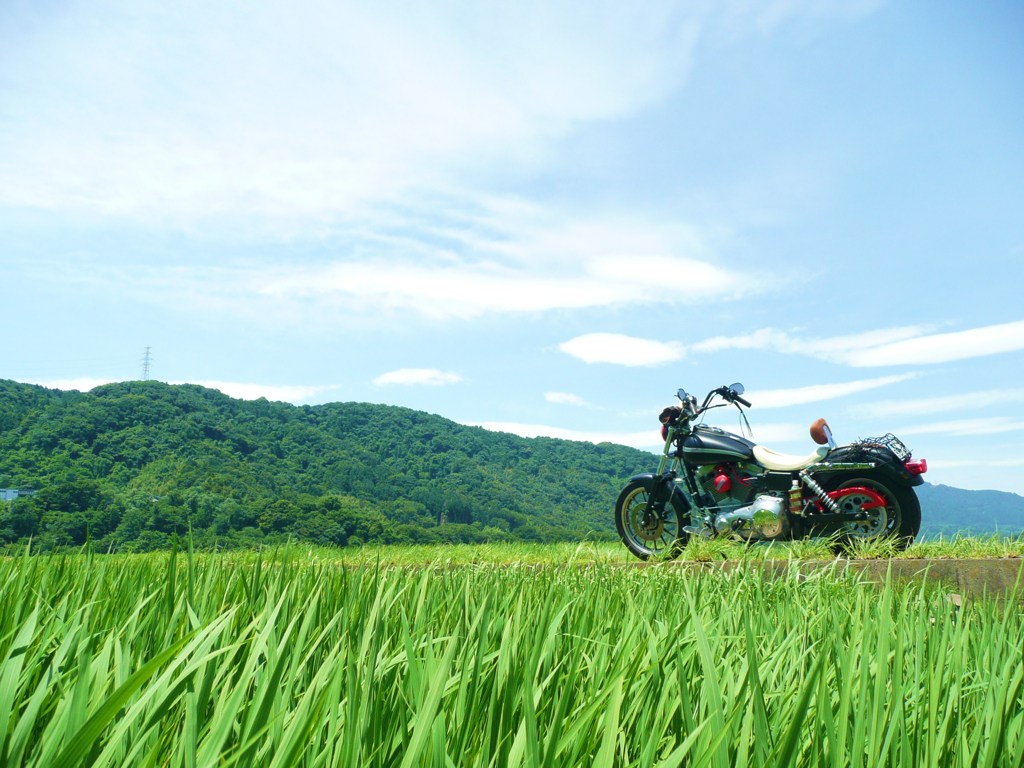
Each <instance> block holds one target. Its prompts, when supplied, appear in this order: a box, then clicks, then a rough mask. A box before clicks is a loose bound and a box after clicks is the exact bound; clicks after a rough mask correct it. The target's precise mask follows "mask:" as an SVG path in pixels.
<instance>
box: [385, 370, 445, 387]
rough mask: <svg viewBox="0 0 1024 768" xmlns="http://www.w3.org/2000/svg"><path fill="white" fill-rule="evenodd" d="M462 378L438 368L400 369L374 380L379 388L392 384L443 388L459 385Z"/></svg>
mask: <svg viewBox="0 0 1024 768" xmlns="http://www.w3.org/2000/svg"><path fill="white" fill-rule="evenodd" d="M460 381H462V377H461V376H459V375H458V374H457V373H449V372H446V371H439V370H437V369H436V368H399V369H398V370H395V371H388V372H387V373H382V374H381V375H380V376H378V377H377V378H375V379H374V380H373V383H374V384H376V385H377V386H378V387H386V386H389V385H392V384H396V385H399V386H428V387H442V386H445V385H448V384H458V383H459V382H460Z"/></svg>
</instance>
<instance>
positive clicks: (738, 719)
mask: <svg viewBox="0 0 1024 768" xmlns="http://www.w3.org/2000/svg"><path fill="white" fill-rule="evenodd" d="M808 546H809V545H808ZM956 546H957V547H964V548H966V549H969V547H966V545H963V544H962V543H960V542H957V543H956ZM987 546H988V545H985V547H987ZM985 547H981V546H980V545H979V548H978V549H976V550H975V551H980V550H981V549H985ZM620 548H621V547H620ZM741 551H742V555H743V557H746V558H755V557H759V556H762V555H763V556H765V557H767V556H771V557H772V558H775V557H778V556H779V555H784V556H785V557H784V558H782V559H785V558H789V559H790V560H791V563H790V568H791V573H790V575H789V577H788V578H782V579H769V578H765V577H763V576H762V575H761V574H760V572H759V570H758V569H756V568H754V567H749V568H748V567H746V564H745V563H743V562H741V563H740V564H739V566H738V567H737V568H736V569H734V570H731V571H730V572H728V573H720V572H692V571H686V570H680V569H674V568H653V569H642V568H641V569H637V568H621V567H616V566H617V564H619V563H622V562H630V560H629V559H627V558H625V557H623V556H621V553H618V552H616V551H615V548H613V547H609V546H606V545H604V544H584V545H575V546H570V545H550V546H541V545H537V546H532V545H531V546H519V545H515V546H513V545H502V546H495V547H494V548H479V547H477V548H469V547H467V548H440V549H433V548H420V547H416V548H382V549H376V550H374V549H369V548H365V549H363V550H360V551H358V552H354V551H347V550H345V551H332V550H326V549H309V548H303V547H288V548H282V549H280V550H278V551H275V552H263V553H260V552H230V553H219V554H193V553H189V552H185V553H160V554H148V555H123V556H122V555H111V556H100V555H93V554H89V553H81V554H66V555H52V556H34V555H30V554H29V553H27V552H26V553H25V554H23V555H22V556H19V557H8V558H0V617H2V618H0V723H3V724H4V729H3V736H2V744H0V765H5V766H8V765H10V766H15V765H26V766H71V765H96V766H122V765H139V766H143V765H146V766H148V765H174V766H212V765H224V766H229V765H239V766H248V765H260V766H278V765H281V766H286V765H299V766H355V765H359V766H378V765H379V766H399V767H401V768H405V767H407V766H421V765H423V766H506V765H526V766H577V765H599V766H613V765H614V766H634V765H635V766H652V765H664V766H678V765H682V764H686V765H694V766H698V765H705V766H748V765H757V766H773V765H787V766H788V765H822V764H830V765H851V766H861V765H863V766H869V765H871V766H874V765H908V766H910V765H913V766H921V765H942V766H967V765H971V766H973V765H1000V766H1001V765H1021V764H1022V762H1024V655H1022V653H1021V647H1020V638H1021V637H1024V612H1022V611H1021V610H1020V606H1019V604H1018V603H1017V602H1015V601H1014V600H1009V601H1003V602H999V603H996V602H990V601H986V600H977V601H970V602H969V603H966V604H965V605H963V606H962V607H957V606H956V605H954V604H952V603H951V602H950V601H949V600H948V599H946V595H944V594H943V593H942V592H941V590H935V589H927V590H926V589H924V588H922V587H909V586H903V585H900V584H896V583H886V584H885V585H883V586H882V587H878V586H876V585H870V584H866V583H863V582H861V581H859V580H858V579H857V578H856V577H854V576H852V575H851V574H848V573H844V572H842V571H841V569H840V568H839V567H838V564H836V565H834V566H827V567H825V568H823V569H821V570H819V571H816V572H815V573H813V574H812V575H810V576H808V575H806V574H801V573H800V572H799V569H798V567H797V566H798V565H799V562H798V560H799V558H794V557H793V555H794V552H796V553H797V554H800V553H803V554H808V553H810V554H812V555H813V553H814V551H813V550H801V549H799V548H796V549H788V548H787V547H760V548H759V547H749V548H741ZM993 551H994V550H993ZM724 553H725V554H729V552H728V551H725V552H724ZM690 554H691V556H692V558H693V559H700V558H702V557H706V556H712V557H713V556H715V554H716V553H714V552H711V551H710V550H709V549H705V550H700V548H695V551H694V552H692V553H690ZM717 554H718V555H721V554H723V553H721V552H719V553H717ZM431 555H433V559H428V558H429V557H430V556H431ZM1000 556H1001V555H1000ZM424 566H431V567H424Z"/></svg>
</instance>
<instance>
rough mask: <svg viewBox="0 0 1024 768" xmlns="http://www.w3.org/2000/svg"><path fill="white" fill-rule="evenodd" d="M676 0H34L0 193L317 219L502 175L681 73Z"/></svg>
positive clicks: (10, 41)
mask: <svg viewBox="0 0 1024 768" xmlns="http://www.w3.org/2000/svg"><path fill="white" fill-rule="evenodd" d="M673 5H674V4H673V3H671V2H658V3H655V4H654V5H652V6H648V7H647V8H646V9H645V12H644V13H643V14H637V13H634V12H632V10H631V9H629V8H626V7H625V6H619V5H616V4H607V5H603V6H599V7H598V6H588V7H587V8H586V10H585V12H581V11H582V9H581V8H580V7H579V6H577V5H576V4H575V3H563V2H547V1H541V0H537V1H536V2H527V3H519V4H516V6H515V7H514V8H513V7H511V6H510V7H508V8H503V7H502V6H500V5H494V4H486V5H481V6H474V5H466V4H464V3H455V2H450V3H449V2H439V3H432V4H430V6H429V8H428V7H426V6H422V7H419V6H410V5H409V4H406V3H400V2H378V3H373V4H371V5H361V4H354V3H335V2H330V1H329V0H297V1H296V2H289V3H283V2H261V3H249V4H246V5H245V6H244V7H242V6H236V5H234V4H218V5H213V6H211V5H209V4H206V3H200V2H197V1H196V0H182V2H179V3H176V4H175V6H174V8H173V9H170V8H167V9H163V8H160V7H158V6H154V5H152V4H148V5H147V7H146V9H145V11H144V12H142V11H140V10H138V8H137V4H136V3H134V2H131V1H130V0H99V2H97V3H91V4H87V5H86V4H74V3H72V4H62V5H61V6H60V8H59V13H57V12H50V13H49V14H48V13H47V12H46V9H42V10H38V11H35V9H33V10H34V13H33V14H32V15H29V14H25V15H24V16H23V17H22V18H17V19H15V20H13V21H11V24H10V25H9V28H10V29H14V28H18V29H19V30H20V34H19V35H17V36H14V35H12V34H11V33H10V32H8V34H6V35H4V38H3V41H2V42H3V43H4V45H3V46H0V71H3V72H8V73H10V72H17V73H18V77H17V79H14V78H4V79H2V80H0V103H2V104H3V105H4V113H5V120H4V123H3V128H2V130H0V201H4V202H11V203H14V204H18V205H28V206H35V207H40V208H48V209H63V210H73V211H79V212H82V211H85V212H90V213H100V214H103V215H112V216H126V217H132V218H144V219H148V220H154V219H155V220H158V221H166V222H170V223H176V224H182V225H187V224H188V223H189V222H195V221H199V220H203V219H208V218H214V217H223V216H236V215H244V216H250V215H255V216H270V217H275V218H288V217H292V216H301V217H306V216H310V217H314V218H322V217H324V216H327V217H330V216H336V215H338V214H344V213H347V212H349V211H351V210H352V209H353V206H357V205H359V204H360V203H364V202H367V201H380V200H391V201H393V200H395V199H397V198H401V197H403V196H404V195H406V194H407V193H408V192H409V191H410V190H412V189H415V188H416V187H422V186H424V185H426V186H430V187H434V188H436V187H444V186H448V185H450V184H451V183H452V180H453V179H455V178H459V177H462V176H464V175H475V174H477V173H479V172H480V171H481V170H483V169H487V168H496V169H503V170H507V171H510V172H514V171H517V170H520V169H522V168H523V167H529V166H531V165H534V164H536V163H537V162H539V161H540V160H541V159H542V158H543V156H544V153H545V152H547V150H548V145H549V143H550V142H551V141H552V140H554V139H558V138H561V137H563V136H565V135H567V134H569V133H571V132H572V131H573V130H575V128H576V127H577V126H578V125H579V124H580V123H583V122H586V121H593V120H607V119H613V118H616V117H622V116H625V115H629V114H632V113H633V112H635V111H636V110H637V109H639V108H641V107H644V106H646V105H649V104H652V103H656V102H657V101H658V100H659V99H661V98H662V97H663V96H664V95H665V94H667V93H668V92H670V91H671V90H672V89H673V88H674V87H676V86H677V85H678V84H679V83H680V82H682V81H683V80H684V79H685V77H686V75H687V72H688V70H689V60H690V56H691V53H692V50H693V47H694V45H695V41H696V37H697V34H698V30H699V28H700V23H701V20H700V18H699V17H695V16H694V15H693V14H685V13H678V12H676V9H674V7H673ZM569 30H571V33H568V34H567V31H569Z"/></svg>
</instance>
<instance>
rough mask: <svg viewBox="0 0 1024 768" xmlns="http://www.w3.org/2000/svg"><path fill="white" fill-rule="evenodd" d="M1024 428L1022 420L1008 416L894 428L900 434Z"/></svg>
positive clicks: (956, 433)
mask: <svg viewBox="0 0 1024 768" xmlns="http://www.w3.org/2000/svg"><path fill="white" fill-rule="evenodd" d="M1020 430H1024V421H1021V420H1020V419H1014V418H1011V417H1008V416H992V417H988V418H978V419H952V420H950V421H939V422H932V423H929V424H915V425H912V426H908V427H901V428H900V429H899V430H896V431H897V433H898V434H900V435H931V434H943V435H951V436H956V437H960V436H968V435H994V434H999V433H1002V432H1017V431H1020Z"/></svg>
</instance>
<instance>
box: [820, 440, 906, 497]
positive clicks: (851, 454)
mask: <svg viewBox="0 0 1024 768" xmlns="http://www.w3.org/2000/svg"><path fill="white" fill-rule="evenodd" d="M864 461H870V462H872V463H874V465H875V468H874V469H865V470H854V471H855V472H856V474H858V475H860V476H862V477H877V478H879V479H880V480H887V481H889V482H890V483H892V484H894V485H902V486H907V487H912V486H915V485H924V477H923V476H921V475H914V474H911V473H910V472H909V471H908V470H907V468H906V467H904V466H903V463H902V462H901V461H900V460H899V459H897V458H896V456H895V455H894V454H893V453H892V452H891V451H889V450H887V449H885V448H881V447H879V448H874V447H871V448H865V447H864V446H860V445H843V446H840V447H839V448H836V449H835V450H834V451H831V452H829V454H828V455H827V456H826V457H825V460H824V461H822V462H821V463H822V464H825V465H828V464H832V463H836V464H839V463H846V462H853V463H857V462H864ZM843 472H846V470H836V471H835V472H830V471H829V470H828V469H818V470H817V471H815V472H814V475H815V477H822V478H824V477H828V476H829V475H833V474H836V475H838V474H840V473H843Z"/></svg>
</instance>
